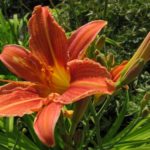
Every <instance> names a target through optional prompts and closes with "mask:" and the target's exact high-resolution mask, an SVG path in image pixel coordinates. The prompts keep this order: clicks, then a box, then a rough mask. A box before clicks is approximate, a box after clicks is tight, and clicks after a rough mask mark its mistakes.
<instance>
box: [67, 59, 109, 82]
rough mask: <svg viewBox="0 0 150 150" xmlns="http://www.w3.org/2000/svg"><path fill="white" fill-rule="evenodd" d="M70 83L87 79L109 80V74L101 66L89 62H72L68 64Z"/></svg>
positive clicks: (85, 60)
mask: <svg viewBox="0 0 150 150" xmlns="http://www.w3.org/2000/svg"><path fill="white" fill-rule="evenodd" d="M68 66H69V71H70V76H71V82H73V81H75V80H79V79H84V78H88V77H107V78H111V75H110V73H109V72H108V71H107V69H106V68H105V67H104V66H102V65H101V64H99V63H97V62H95V61H93V60H90V59H88V58H86V59H84V60H78V59H75V60H72V61H70V62H69V63H68Z"/></svg>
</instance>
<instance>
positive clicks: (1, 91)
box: [0, 83, 44, 116]
mask: <svg viewBox="0 0 150 150" xmlns="http://www.w3.org/2000/svg"><path fill="white" fill-rule="evenodd" d="M43 100H44V98H41V97H39V95H38V94H37V93H36V90H35V89H34V88H32V87H29V86H26V85H20V86H19V85H16V84H13V83H10V84H7V85H4V86H1V87H0V116H23V115H24V114H30V113H33V112H34V111H38V110H39V109H41V108H42V106H43Z"/></svg>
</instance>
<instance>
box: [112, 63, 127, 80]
mask: <svg viewBox="0 0 150 150" xmlns="http://www.w3.org/2000/svg"><path fill="white" fill-rule="evenodd" d="M127 63H128V61H123V62H122V63H121V64H120V65H117V66H115V67H114V68H113V69H112V70H111V71H110V73H111V75H112V79H113V81H115V82H116V81H117V80H118V79H119V77H120V75H121V71H122V70H123V69H124V67H125V66H126V64H127Z"/></svg>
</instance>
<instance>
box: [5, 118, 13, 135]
mask: <svg viewBox="0 0 150 150" xmlns="http://www.w3.org/2000/svg"><path fill="white" fill-rule="evenodd" d="M5 128H6V131H7V132H13V130H14V117H9V118H5Z"/></svg>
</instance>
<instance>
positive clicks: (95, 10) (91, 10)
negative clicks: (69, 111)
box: [0, 0, 150, 150]
mask: <svg viewBox="0 0 150 150" xmlns="http://www.w3.org/2000/svg"><path fill="white" fill-rule="evenodd" d="M39 4H40V5H48V6H49V7H50V8H51V10H52V12H53V15H54V16H55V18H56V19H57V21H58V22H59V24H60V25H62V26H63V27H64V29H65V30H66V31H67V32H68V34H69V33H70V32H72V31H73V30H75V29H76V28H78V27H79V26H81V25H83V24H85V23H87V22H89V21H92V20H96V19H104V20H107V21H108V26H107V28H106V29H105V30H104V31H103V34H105V35H106V37H109V38H110V39H111V40H110V41H106V43H105V46H104V48H103V52H104V53H105V54H108V53H112V54H114V56H115V61H116V64H119V63H120V62H122V61H123V60H124V59H129V58H130V57H131V56H132V55H133V53H134V52H135V50H136V49H137V48H138V46H139V44H140V43H141V41H142V40H143V39H144V37H145V36H146V34H147V33H148V32H149V31H150V23H149V21H150V11H149V10H150V0H55V1H54V0H53V1H52V0H34V1H31V0H1V1H0V51H1V50H2V47H3V46H4V45H6V44H20V45H23V46H25V47H28V37H29V35H28V32H27V20H28V18H29V17H30V16H31V13H32V10H33V7H34V6H36V5H39ZM0 77H1V78H3V79H13V80H18V78H16V77H15V76H14V75H13V74H11V73H10V72H9V71H8V70H7V69H6V68H5V67H4V66H3V65H2V64H0ZM149 90H150V63H149V64H147V66H146V67H145V68H144V70H143V72H142V74H141V75H140V76H139V78H137V79H136V80H135V81H134V82H133V83H131V84H130V93H129V94H130V102H129V104H128V107H127V108H126V109H127V112H125V117H124V120H123V123H122V126H121V127H120V129H119V130H120V131H121V129H124V128H125V127H126V126H127V125H128V123H129V122H130V120H132V118H133V116H134V115H135V114H136V112H137V111H138V110H139V107H140V105H139V103H140V100H141V99H142V96H143V95H144V94H145V93H146V92H147V91H149ZM124 97H125V94H124V92H122V93H120V94H119V96H118V97H115V103H111V104H110V105H109V107H108V111H107V112H105V113H104V116H103V118H102V120H103V121H102V124H101V132H102V136H103V135H105V133H106V131H107V130H108V129H109V128H110V127H111V125H112V122H113V121H114V120H115V117H116V116H117V115H118V112H119V111H120V110H121V109H122V106H123V103H122V102H123V101H124ZM114 110H115V111H114ZM110 114H111V115H110ZM112 114H113V115H112ZM11 121H12V120H11V119H9V120H8V119H7V118H4V119H3V120H0V131H1V132H0V140H2V141H3V142H4V143H5V142H6V143H7V142H8V141H9V143H10V145H9V146H8V147H12V145H15V143H16V139H18V137H19V136H23V137H22V140H21V141H20V143H21V145H22V147H25V146H26V144H25V143H26V142H29V143H30V144H29V145H30V146H29V149H31V150H32V149H33V150H35V147H37V148H36V149H37V150H38V149H39V148H38V147H40V148H42V149H46V148H45V147H44V146H43V145H42V144H39V145H38V146H36V145H35V144H34V143H32V142H31V141H30V140H29V139H28V138H27V137H30V138H31V139H34V142H35V143H36V142H37V141H38V139H37V138H36V136H35V134H34V131H32V125H31V124H30V121H33V116H30V117H29V116H25V117H24V118H23V119H21V120H20V118H19V120H15V125H16V127H14V128H13V129H11V126H9V124H11ZM143 122H144V121H143ZM145 122H149V120H148V119H145ZM106 124H107V125H106ZM27 126H28V127H29V128H30V130H31V131H28V130H25V129H26V128H27ZM3 127H5V128H3ZM143 127H145V128H146V132H148V125H147V124H144V125H143ZM23 129H24V130H25V131H24V130H23ZM20 131H21V132H20ZM22 131H23V132H24V133H25V135H24V134H22ZM146 132H144V133H143V138H144V137H145V136H146V135H145V134H146ZM14 133H16V134H17V138H15V135H14ZM29 133H30V134H29ZM136 134H137V133H136V132H135V133H134V132H133V134H131V135H129V136H128V138H126V139H124V140H125V141H129V140H130V139H132V138H135V139H136V138H137V140H139V139H138V137H136V136H135V135H136ZM26 135H27V137H26ZM3 136H6V137H7V140H6V141H5V139H3V138H2V137H3ZM89 136H90V134H89ZM140 136H141V137H142V135H141V134H140ZM10 137H12V138H10ZM149 138H150V136H149ZM116 139H117V136H116V138H114V141H115V140H116ZM88 140H89V143H90V139H88ZM146 140H147V139H146ZM37 143H39V141H38V142H37ZM92 144H93V143H92ZM92 144H91V143H90V144H89V145H88V146H89V147H90V146H91V145H92ZM109 144H110V145H111V143H109ZM109 144H108V145H109ZM0 145H2V144H1V143H0ZM14 147H15V148H17V149H19V148H18V147H17V146H14ZM116 147H117V146H116ZM118 147H119V145H118ZM0 149H2V147H0ZM3 149H4V150H6V149H5V147H4V148H3ZM3 149H2V150H3ZM56 149H57V148H56ZM124 150H126V148H124ZM127 150H129V149H128V147H127ZM131 150H132V149H131ZM139 150H142V149H139ZM143 150H144V149H143Z"/></svg>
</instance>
